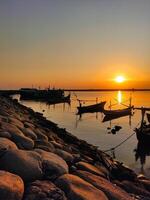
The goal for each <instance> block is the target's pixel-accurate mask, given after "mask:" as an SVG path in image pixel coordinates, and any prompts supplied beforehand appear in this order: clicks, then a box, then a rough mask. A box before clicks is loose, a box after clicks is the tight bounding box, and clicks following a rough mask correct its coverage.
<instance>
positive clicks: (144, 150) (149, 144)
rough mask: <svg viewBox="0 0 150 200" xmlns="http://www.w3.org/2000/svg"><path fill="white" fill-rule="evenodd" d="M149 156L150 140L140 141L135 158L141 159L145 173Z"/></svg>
mask: <svg viewBox="0 0 150 200" xmlns="http://www.w3.org/2000/svg"><path fill="white" fill-rule="evenodd" d="M147 156H150V141H139V142H138V144H137V148H136V149H135V160H136V161H138V160H140V164H141V172H142V173H144V165H145V164H146V157H147Z"/></svg>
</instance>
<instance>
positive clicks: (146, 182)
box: [139, 179, 150, 192]
mask: <svg viewBox="0 0 150 200" xmlns="http://www.w3.org/2000/svg"><path fill="white" fill-rule="evenodd" d="M139 182H140V183H141V184H142V185H143V186H144V188H145V189H147V190H148V191H149V192H150V180H148V179H143V180H139Z"/></svg>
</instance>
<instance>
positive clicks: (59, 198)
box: [24, 180, 67, 200]
mask: <svg viewBox="0 0 150 200" xmlns="http://www.w3.org/2000/svg"><path fill="white" fill-rule="evenodd" d="M24 200H67V198H66V197H65V194H64V192H63V191H62V190H60V189H59V188H57V187H56V186H55V185H54V184H53V183H52V182H50V181H38V180H37V181H35V182H32V183H31V184H29V185H28V186H27V189H26V191H25V195H24Z"/></svg>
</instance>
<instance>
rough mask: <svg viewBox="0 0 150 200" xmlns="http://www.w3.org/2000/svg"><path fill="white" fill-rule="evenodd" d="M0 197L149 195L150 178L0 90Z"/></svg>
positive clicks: (121, 199) (90, 199) (88, 199)
mask: <svg viewBox="0 0 150 200" xmlns="http://www.w3.org/2000/svg"><path fill="white" fill-rule="evenodd" d="M0 105H1V106H0V199H1V200H4V199H7V200H29V199H30V200H35V199H36V200H40V199H42V200H52V199H53V200H112V199H115V200H127V199H128V200H138V199H141V200H142V199H149V197H150V180H149V179H148V178H147V177H145V176H143V175H142V176H141V175H137V174H136V173H135V172H134V171H133V170H131V169H129V168H128V167H126V166H125V165H124V164H123V163H120V162H119V161H117V160H114V159H113V158H112V157H110V156H109V155H107V154H106V153H104V152H103V151H101V150H100V149H99V148H98V147H96V146H94V145H92V144H88V143H87V142H86V141H84V140H80V139H79V138H77V137H75V136H73V135H72V134H71V133H69V132H67V131H66V130H65V129H63V128H60V127H58V126H57V124H55V123H54V122H51V121H48V120H47V119H46V118H45V117H44V116H43V114H41V113H38V112H34V111H33V110H32V109H31V108H27V107H25V106H24V105H21V104H20V103H18V101H17V100H13V99H11V98H9V97H4V96H0Z"/></svg>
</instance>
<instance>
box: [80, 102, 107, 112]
mask: <svg viewBox="0 0 150 200" xmlns="http://www.w3.org/2000/svg"><path fill="white" fill-rule="evenodd" d="M105 104H106V101H103V102H101V103H97V104H93V105H89V106H81V107H77V109H78V114H81V113H93V112H102V111H103V110H104V106H105Z"/></svg>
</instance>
